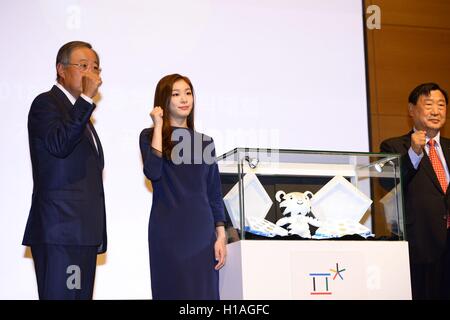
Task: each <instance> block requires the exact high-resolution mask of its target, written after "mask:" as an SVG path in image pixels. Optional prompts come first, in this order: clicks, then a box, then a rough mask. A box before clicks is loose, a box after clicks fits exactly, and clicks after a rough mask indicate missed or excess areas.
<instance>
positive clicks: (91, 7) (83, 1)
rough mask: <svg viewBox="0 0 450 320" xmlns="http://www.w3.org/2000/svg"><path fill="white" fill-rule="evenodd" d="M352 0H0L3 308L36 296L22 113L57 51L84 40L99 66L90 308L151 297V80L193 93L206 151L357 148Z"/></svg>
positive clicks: (42, 87) (362, 84)
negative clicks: (100, 194) (177, 83)
mask: <svg viewBox="0 0 450 320" xmlns="http://www.w3.org/2000/svg"><path fill="white" fill-rule="evenodd" d="M361 3H362V1H360V0H345V1H336V0H321V1H316V0H296V1H292V0H277V1H274V0H270V1H269V0H258V1H257V0H229V1H219V0H217V1H212V0H211V1H208V0H198V1H183V0H171V1H138V0H134V1H127V2H123V1H110V0H108V1H106V0H97V1H88V0H78V1H73V0H71V1H65V0H64V1H63V0H54V1H51V0H47V1H44V0H41V1H28V0H16V1H1V4H0V38H1V39H2V40H3V41H2V43H3V45H2V50H0V69H1V74H2V77H1V78H0V110H1V113H2V117H1V120H0V122H1V124H0V144H1V147H2V150H3V151H2V157H0V177H1V180H0V194H1V201H0V253H1V255H2V263H1V264H0V283H1V286H0V299H34V298H36V297H37V290H36V279H35V275H34V270H33V264H32V260H31V258H29V257H26V256H27V255H28V254H27V253H25V248H24V247H22V246H21V241H22V236H23V232H24V229H25V223H26V220H27V217H28V211H29V208H30V204H31V193H32V175H31V163H30V157H29V150H28V137H27V115H28V110H29V107H30V105H31V102H32V100H33V99H34V98H35V97H36V96H37V95H38V94H39V93H41V92H43V91H47V90H49V89H50V88H51V86H52V84H53V83H54V81H55V77H56V72H55V67H54V64H55V59H56V53H57V51H58V49H59V48H60V47H61V46H62V45H63V44H64V43H66V42H68V41H72V40H84V41H88V42H90V43H91V44H92V45H93V46H94V48H95V49H96V50H97V52H98V53H99V55H100V59H101V67H102V68H103V73H102V77H103V82H104V84H103V86H102V87H101V89H100V92H101V97H100V100H99V102H98V107H97V109H96V111H95V113H94V120H95V126H96V129H97V131H98V133H99V136H100V138H101V141H102V144H103V148H104V153H105V171H104V183H105V194H106V209H107V224H108V235H109V241H108V245H109V250H108V253H107V254H106V256H102V257H100V264H99V266H98V268H97V276H96V288H95V294H94V297H95V298H96V299H107V298H112V299H115V298H120V299H125V298H133V299H136V298H143V299H145V298H150V297H151V290H150V275H149V262H148V245H147V225H148V219H149V212H150V208H151V192H150V188H149V187H148V183H146V181H145V179H144V175H143V172H142V163H141V158H140V151H139V144H138V139H139V133H140V131H141V129H142V128H144V127H148V126H150V125H151V120H150V118H149V116H148V114H149V111H150V108H151V107H152V104H153V94H154V88H155V86H156V83H157V81H158V80H159V79H160V78H161V77H162V76H164V75H166V74H169V73H175V72H177V73H181V74H184V75H187V76H189V77H190V79H191V80H192V82H193V84H194V87H195V89H196V94H197V101H196V103H197V104H196V117H195V118H196V125H197V129H198V130H199V131H202V132H205V133H207V134H209V135H211V136H213V137H214V139H215V142H216V147H217V154H221V153H223V152H226V151H228V150H229V149H232V148H235V147H270V148H295V149H313V150H343V151H368V149H369V147H368V124H367V102H366V80H365V62H364V40H363V25H364V24H363V21H362V19H363V12H364V10H363V8H362V4H361Z"/></svg>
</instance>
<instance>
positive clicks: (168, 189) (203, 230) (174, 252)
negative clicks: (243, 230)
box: [140, 127, 225, 300]
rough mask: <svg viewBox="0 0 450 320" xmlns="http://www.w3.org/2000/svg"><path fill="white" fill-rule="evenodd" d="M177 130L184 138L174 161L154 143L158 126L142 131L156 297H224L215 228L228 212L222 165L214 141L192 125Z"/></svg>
mask: <svg viewBox="0 0 450 320" xmlns="http://www.w3.org/2000/svg"><path fill="white" fill-rule="evenodd" d="M173 130H174V134H173V135H172V137H174V136H180V138H179V139H177V141H176V142H174V148H173V152H172V154H174V153H176V154H177V155H178V157H173V158H172V159H171V160H172V161H171V160H168V159H166V158H165V157H162V156H161V154H160V153H159V152H158V151H156V150H155V149H153V148H152V147H151V136H152V132H153V129H151V128H150V129H144V130H143V131H142V132H141V135H140V147H141V153H142V158H143V162H144V174H145V176H146V177H147V178H148V179H150V180H151V181H152V186H153V203H152V209H151V213H150V223H149V249H150V271H151V284H152V295H153V299H186V300H188V299H193V300H197V299H209V300H213V299H219V272H218V271H216V270H214V266H215V264H216V263H217V262H216V261H215V256H214V243H215V241H216V233H215V227H216V223H217V224H221V222H224V221H225V214H224V207H223V198H222V191H221V183H220V175H219V170H218V166H217V163H216V162H215V161H213V162H212V163H211V161H210V160H209V159H211V155H212V156H213V158H212V159H214V160H215V150H214V143H213V141H212V139H211V138H209V137H208V136H206V135H202V134H200V133H198V132H196V131H193V130H191V129H186V128H176V127H174V128H173ZM194 140H195V141H194ZM204 140H206V141H204ZM180 150H182V151H180ZM179 151H180V152H179ZM203 153H205V155H206V157H202V155H203ZM208 156H209V158H208ZM180 160H183V163H181V164H179V163H180ZM205 160H206V161H205Z"/></svg>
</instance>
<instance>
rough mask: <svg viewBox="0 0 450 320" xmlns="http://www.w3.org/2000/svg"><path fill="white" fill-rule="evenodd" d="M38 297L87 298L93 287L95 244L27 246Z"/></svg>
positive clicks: (50, 298)
mask: <svg viewBox="0 0 450 320" xmlns="http://www.w3.org/2000/svg"><path fill="white" fill-rule="evenodd" d="M31 253H32V255H33V261H34V268H35V271H36V278H37V284H38V291H39V299H41V300H90V299H92V294H93V291H94V279H95V268H96V264H97V247H96V246H65V245H49V244H39V245H32V246H31Z"/></svg>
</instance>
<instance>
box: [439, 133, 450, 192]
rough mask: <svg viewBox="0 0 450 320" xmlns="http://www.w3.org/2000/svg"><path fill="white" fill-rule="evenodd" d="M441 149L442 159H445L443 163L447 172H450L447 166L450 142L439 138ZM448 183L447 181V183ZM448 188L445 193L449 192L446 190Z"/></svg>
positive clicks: (449, 157)
mask: <svg viewBox="0 0 450 320" xmlns="http://www.w3.org/2000/svg"><path fill="white" fill-rule="evenodd" d="M440 140H441V148H442V153H443V154H444V158H445V163H446V165H447V170H450V166H449V160H450V140H448V139H446V138H443V137H441V139H440ZM447 182H448V181H447ZM448 189H449V188H447V192H449V190H448Z"/></svg>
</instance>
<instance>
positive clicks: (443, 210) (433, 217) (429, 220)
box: [380, 83, 450, 299]
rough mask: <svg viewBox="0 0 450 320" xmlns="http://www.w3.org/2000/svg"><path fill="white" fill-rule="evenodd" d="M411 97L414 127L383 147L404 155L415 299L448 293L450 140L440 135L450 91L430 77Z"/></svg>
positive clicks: (410, 105) (449, 267)
mask: <svg viewBox="0 0 450 320" xmlns="http://www.w3.org/2000/svg"><path fill="white" fill-rule="evenodd" d="M408 100H409V114H410V116H411V117H412V120H413V122H414V128H413V130H412V131H411V132H409V133H408V134H406V135H404V136H401V137H397V138H391V139H387V140H385V141H383V142H382V143H381V147H380V149H381V151H382V152H387V153H400V154H401V155H402V168H401V169H402V178H403V184H404V188H403V190H404V199H405V223H406V236H407V240H408V242H409V250H410V263H411V284H412V294H413V299H448V298H449V297H450V295H449V292H450V281H449V279H450V278H449V273H450V262H449V259H450V242H449V239H450V238H449V229H448V227H449V225H450V222H449V221H450V220H449V215H448V214H449V208H450V195H449V193H450V192H449V191H448V182H449V161H450V140H449V139H447V138H444V137H442V136H441V135H440V130H441V128H442V127H443V126H444V124H445V119H446V113H447V104H448V96H447V93H446V91H445V90H444V89H442V88H440V87H439V85H437V84H435V83H425V84H421V85H419V86H418V87H416V88H415V89H414V90H413V91H412V92H411V94H410V95H409V99H408Z"/></svg>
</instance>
